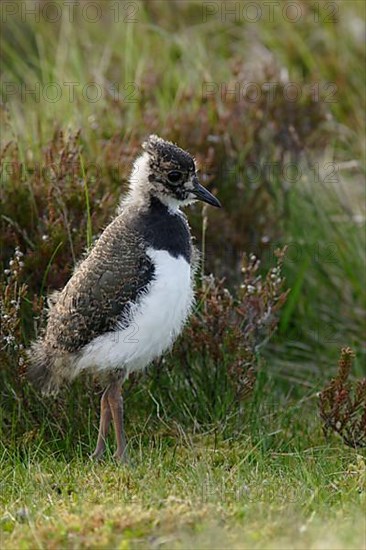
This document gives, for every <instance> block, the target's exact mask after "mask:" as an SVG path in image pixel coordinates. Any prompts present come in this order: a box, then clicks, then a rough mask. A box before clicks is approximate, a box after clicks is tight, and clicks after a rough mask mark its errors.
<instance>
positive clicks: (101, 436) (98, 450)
mask: <svg viewBox="0 0 366 550" xmlns="http://www.w3.org/2000/svg"><path fill="white" fill-rule="evenodd" d="M109 389H110V386H108V387H107V389H106V390H105V391H104V393H103V395H102V398H101V400H100V422H99V432H98V441H97V446H96V447H95V451H94V453H93V454H92V455H91V457H90V458H95V459H98V458H100V457H101V456H102V454H103V453H104V451H105V443H106V439H107V434H108V428H109V425H110V423H111V420H112V412H111V408H110V406H109V401H108V392H109Z"/></svg>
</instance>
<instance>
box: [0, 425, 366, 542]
mask: <svg viewBox="0 0 366 550" xmlns="http://www.w3.org/2000/svg"><path fill="white" fill-rule="evenodd" d="M302 427H303V432H302V436H301V438H300V437H299V435H298V434H299V431H298V428H299V427H298V425H296V427H295V432H294V433H293V436H294V437H295V438H296V440H297V443H296V445H295V446H294V448H293V450H292V451H288V452H286V451H282V452H281V451H276V450H274V449H269V450H263V448H261V443H262V441H261V440H259V441H258V442H257V443H255V444H254V443H253V440H252V438H251V437H250V435H248V436H247V437H242V438H241V441H237V440H236V441H234V440H233V441H223V440H222V439H221V438H215V437H213V436H210V435H206V436H199V437H194V436H190V435H189V434H185V433H181V437H180V438H175V439H173V438H167V437H166V435H165V434H164V432H162V431H161V429H160V430H158V431H157V432H156V433H155V434H154V435H152V434H151V439H150V440H149V441H147V438H146V434H136V435H135V437H133V438H132V439H131V442H130V445H131V450H130V460H131V464H130V465H129V466H121V465H119V464H116V463H114V462H113V459H112V458H111V457H110V455H109V457H108V458H107V459H106V460H105V461H104V462H101V463H97V464H95V463H91V462H90V461H88V458H87V457H86V456H85V455H84V453H83V452H80V451H79V452H76V453H74V456H73V458H72V459H71V460H70V461H68V460H65V456H64V455H63V453H50V452H48V451H47V448H46V447H45V446H42V447H32V446H31V447H28V448H27V449H26V450H24V451H19V452H18V453H14V452H9V450H5V449H3V451H2V457H1V466H0V468H1V480H2V481H1V484H2V487H1V488H2V490H1V501H2V506H3V511H2V524H1V527H2V548H4V549H5V548H14V546H16V547H18V548H19V547H20V548H112V547H113V548H147V547H148V548H155V547H161V548H198V547H199V548H208V547H214V548H219V547H229V548H248V549H249V548H299V549H301V548H309V549H312V548H314V549H319V548H342V549H343V548H345V549H346V548H354V549H360V548H364V545H365V542H366V541H365V526H366V525H365V517H364V514H363V512H362V509H363V508H364V506H365V504H366V501H365V495H366V492H365V489H366V487H365V459H364V457H362V456H361V455H357V454H356V453H354V452H352V451H351V450H347V449H345V448H344V447H342V446H341V444H340V443H339V442H338V441H337V440H334V441H332V442H329V443H328V444H326V443H324V440H323V439H322V438H320V437H319V434H316V433H315V434H314V433H311V432H309V431H308V427H307V425H306V422H304V423H303V425H302ZM290 431H291V427H290V429H289V430H288V435H290ZM273 437H276V434H273Z"/></svg>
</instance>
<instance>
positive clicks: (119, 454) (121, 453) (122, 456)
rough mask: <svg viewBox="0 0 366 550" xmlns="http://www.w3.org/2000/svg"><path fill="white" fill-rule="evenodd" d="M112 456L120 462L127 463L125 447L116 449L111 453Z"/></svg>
mask: <svg viewBox="0 0 366 550" xmlns="http://www.w3.org/2000/svg"><path fill="white" fill-rule="evenodd" d="M113 458H114V460H116V461H117V462H120V463H121V464H129V458H128V454H127V451H126V449H121V450H119V449H117V451H116V452H115V453H114V455H113Z"/></svg>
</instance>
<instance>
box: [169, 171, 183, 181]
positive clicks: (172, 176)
mask: <svg viewBox="0 0 366 550" xmlns="http://www.w3.org/2000/svg"><path fill="white" fill-rule="evenodd" d="M181 179H182V172H179V171H178V170H172V171H171V172H169V174H168V180H169V182H170V183H179V182H180V180H181Z"/></svg>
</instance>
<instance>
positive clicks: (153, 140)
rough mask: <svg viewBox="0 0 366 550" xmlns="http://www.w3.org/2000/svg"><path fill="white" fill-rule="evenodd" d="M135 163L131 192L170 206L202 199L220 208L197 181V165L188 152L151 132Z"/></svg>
mask: <svg viewBox="0 0 366 550" xmlns="http://www.w3.org/2000/svg"><path fill="white" fill-rule="evenodd" d="M142 148H143V150H144V152H143V154H142V155H140V156H139V157H138V158H137V159H136V161H135V164H134V168H133V171H132V174H131V180H130V183H131V192H132V193H133V194H135V193H140V194H142V195H143V196H144V197H146V195H147V194H148V195H150V197H156V198H158V199H159V200H160V201H161V202H162V203H164V204H166V205H167V206H168V207H169V208H173V209H174V208H177V207H179V206H185V205H187V204H190V203H191V202H194V201H195V200H197V199H198V200H201V201H204V202H207V203H208V204H211V205H212V206H217V207H220V206H221V205H220V202H219V201H218V200H217V199H216V197H214V196H213V195H212V194H211V193H210V192H209V191H208V190H207V189H205V188H204V187H203V186H202V185H201V184H200V183H199V181H198V178H197V173H196V166H195V163H194V160H193V158H192V157H191V155H190V154H189V153H187V152H186V151H183V149H181V148H180V147H177V146H176V145H174V144H173V143H171V142H170V141H165V140H163V139H161V138H159V137H158V136H156V135H151V136H149V138H148V139H147V140H146V141H145V142H144V143H143V144H142Z"/></svg>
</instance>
